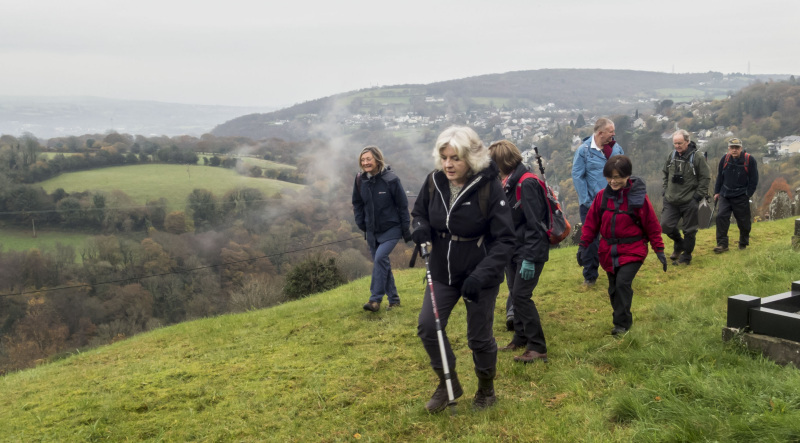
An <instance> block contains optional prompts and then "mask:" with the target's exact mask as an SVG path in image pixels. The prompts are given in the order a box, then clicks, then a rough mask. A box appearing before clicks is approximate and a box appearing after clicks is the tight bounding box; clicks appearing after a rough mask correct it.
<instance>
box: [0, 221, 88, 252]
mask: <svg viewBox="0 0 800 443" xmlns="http://www.w3.org/2000/svg"><path fill="white" fill-rule="evenodd" d="M93 235H94V234H81V233H65V232H61V231H49V230H46V231H40V230H38V229H37V230H36V237H34V236H33V229H28V230H22V229H16V228H14V229H7V228H0V247H2V250H4V251H27V250H29V249H33V248H39V250H54V249H55V245H56V243H59V242H60V243H61V244H62V245H64V246H69V245H71V246H74V247H75V251H76V252H77V251H80V250H81V248H82V247H83V245H84V243H85V242H86V240H87V239H88V238H90V237H92V236H93ZM79 259H80V258H79Z"/></svg>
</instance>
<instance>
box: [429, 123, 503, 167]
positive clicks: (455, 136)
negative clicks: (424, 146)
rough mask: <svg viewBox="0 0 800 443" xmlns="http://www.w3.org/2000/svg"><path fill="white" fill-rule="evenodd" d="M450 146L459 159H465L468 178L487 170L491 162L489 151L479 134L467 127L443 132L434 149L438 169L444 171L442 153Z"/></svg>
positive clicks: (457, 127) (455, 127) (454, 127)
mask: <svg viewBox="0 0 800 443" xmlns="http://www.w3.org/2000/svg"><path fill="white" fill-rule="evenodd" d="M448 146H450V147H451V148H453V149H454V150H455V151H456V155H458V158H460V159H463V160H464V161H465V162H466V163H467V166H468V167H469V172H468V173H467V176H472V175H475V174H476V173H478V172H480V171H482V170H484V169H486V167H487V166H489V162H491V161H492V160H491V159H490V158H489V150H488V149H486V146H484V145H483V142H482V141H481V139H480V137H478V134H477V133H476V132H475V131H474V130H473V129H472V128H470V127H467V126H450V127H449V128H447V129H445V130H444V131H442V133H441V134H439V137H438V138H437V139H436V144H435V145H434V148H433V158H434V162H435V165H436V169H438V170H440V171H441V170H442V169H443V168H442V157H441V154H442V151H444V149H445V148H447V147H448Z"/></svg>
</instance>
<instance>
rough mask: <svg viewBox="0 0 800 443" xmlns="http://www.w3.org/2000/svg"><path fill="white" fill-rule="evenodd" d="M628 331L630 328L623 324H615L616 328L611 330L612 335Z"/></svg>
mask: <svg viewBox="0 0 800 443" xmlns="http://www.w3.org/2000/svg"><path fill="white" fill-rule="evenodd" d="M626 332H628V330H627V329H625V328H623V327H622V326H614V329H612V330H611V335H624V334H625V333H626Z"/></svg>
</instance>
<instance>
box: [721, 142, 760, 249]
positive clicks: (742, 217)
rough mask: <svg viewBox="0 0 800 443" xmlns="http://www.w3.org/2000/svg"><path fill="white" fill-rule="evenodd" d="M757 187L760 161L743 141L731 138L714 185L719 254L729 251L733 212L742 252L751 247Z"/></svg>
mask: <svg viewBox="0 0 800 443" xmlns="http://www.w3.org/2000/svg"><path fill="white" fill-rule="evenodd" d="M756 186H758V167H757V166H756V159H755V158H753V156H752V155H750V154H748V153H747V151H745V150H744V148H743V147H742V141H741V140H740V139H738V138H732V139H730V140H729V141H728V153H727V154H725V156H723V157H722V159H720V161H719V170H718V173H717V182H716V184H715V185H714V199H715V200H717V201H719V212H717V246H716V247H715V248H714V252H716V253H717V254H722V253H723V252H727V251H728V228H729V227H730V225H731V213H733V217H734V218H735V219H736V225H737V226H738V227H739V249H745V248H746V247H747V245H749V244H750V224H751V219H750V197H752V196H753V194H755V192H756Z"/></svg>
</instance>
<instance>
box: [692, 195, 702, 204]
mask: <svg viewBox="0 0 800 443" xmlns="http://www.w3.org/2000/svg"><path fill="white" fill-rule="evenodd" d="M693 198H694V201H696V202H697V203H700V200H702V199H703V196H702V195H700V194H695V196H694V197H693Z"/></svg>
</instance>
